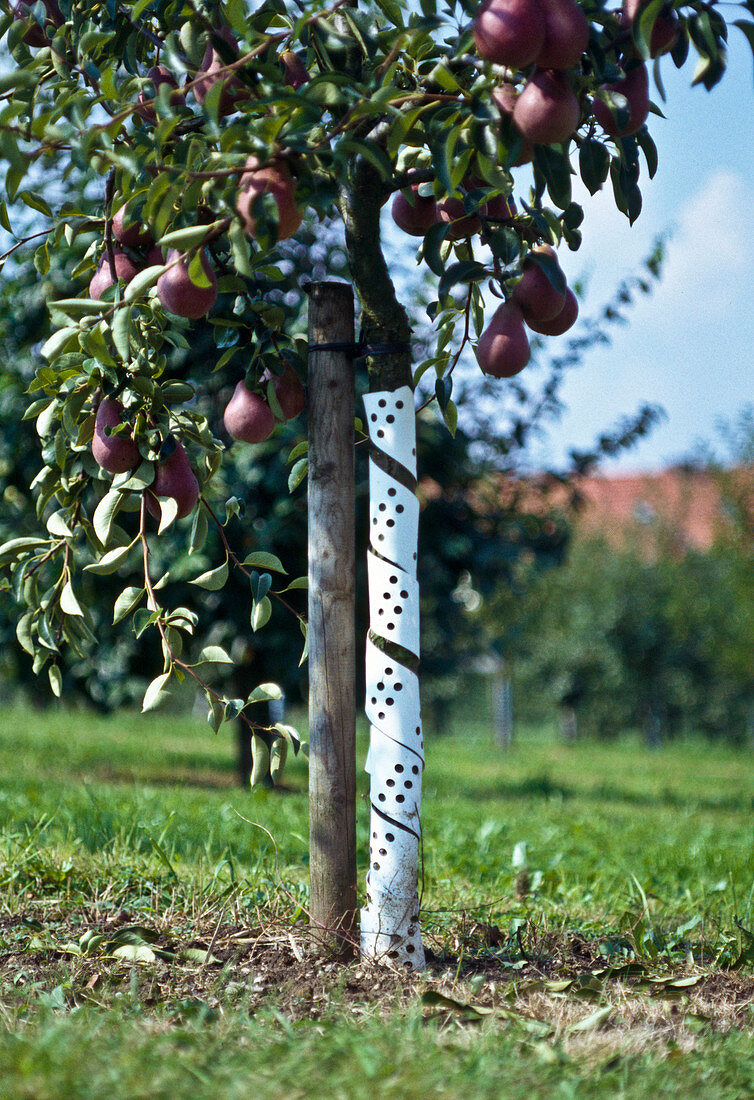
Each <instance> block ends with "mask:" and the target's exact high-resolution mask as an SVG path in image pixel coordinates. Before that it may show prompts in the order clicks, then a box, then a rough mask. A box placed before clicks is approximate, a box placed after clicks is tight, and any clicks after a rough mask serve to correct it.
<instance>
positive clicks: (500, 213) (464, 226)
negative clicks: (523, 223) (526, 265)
mask: <svg viewBox="0 0 754 1100" xmlns="http://www.w3.org/2000/svg"><path fill="white" fill-rule="evenodd" d="M421 186H422V185H421V184H418V183H414V184H411V186H410V187H408V188H406V189H405V190H404V191H397V192H396V194H395V197H394V199H393V205H392V207H391V213H392V215H393V221H394V222H395V224H396V225H397V226H398V228H399V229H402V230H403V232H404V233H410V234H411V235H412V236H414V237H423V236H424V234H425V233H426V232H427V230H428V229H431V227H432V226H433V225H436V224H437V223H438V222H441V223H442V224H443V225H447V226H448V233H447V239H448V240H450V241H459V240H462V239H464V238H466V237H473V236H475V235H476V234H477V233H481V231H482V219H483V218H484V219H485V220H491V221H493V222H495V223H497V224H502V225H508V224H510V222H512V220H513V219H514V218H515V216H516V204H515V202H514V201H513V198H512V197H511V198H504V197H503V196H502V195H496V196H495V197H494V198H492V199H490V200H489V201H488V202H486V203H484V205H483V206H481V207H480V209H479V212H478V213H476V214H468V213H467V212H466V207H465V206H464V204H463V200H462V199H454V198H445V199H441V200H440V201H439V202H438V201H437V200H436V199H435V197H434V196H433V195H426V196H425V195H421V194H420V188H421ZM484 186H485V184H484V181H483V180H479V179H476V178H475V177H470V178H469V179H466V180H464V181H463V187H464V190H466V191H473V190H475V189H476V188H478V187H484Z"/></svg>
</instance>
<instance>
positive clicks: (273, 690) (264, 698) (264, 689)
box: [245, 684, 283, 706]
mask: <svg viewBox="0 0 754 1100" xmlns="http://www.w3.org/2000/svg"><path fill="white" fill-rule="evenodd" d="M282 698H283V689H282V688H281V687H280V686H279V685H278V684H260V685H259V687H255V688H254V690H253V691H252V693H251V695H250V696H249V698H248V699H247V700H246V704H245V705H246V706H248V704H249V703H266V702H269V700H270V699H282Z"/></svg>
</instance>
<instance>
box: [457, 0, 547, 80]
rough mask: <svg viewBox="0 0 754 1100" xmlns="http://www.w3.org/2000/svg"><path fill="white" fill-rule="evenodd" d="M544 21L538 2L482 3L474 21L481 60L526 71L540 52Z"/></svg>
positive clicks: (491, 0)
mask: <svg viewBox="0 0 754 1100" xmlns="http://www.w3.org/2000/svg"><path fill="white" fill-rule="evenodd" d="M544 37H545V21H544V16H543V14H542V10H541V6H540V4H539V2H538V0H485V3H484V4H482V7H481V8H480V10H479V13H478V14H477V17H476V19H475V20H474V42H475V43H476V48H477V52H478V54H479V56H480V57H483V58H484V59H485V60H486V61H494V62H495V63H496V64H497V65H507V66H508V67H509V68H511V69H525V68H526V66H527V65H530V64H531V63H532V61H534V60H536V57H537V54H538V53H539V51H540V50H541V49H542V43H543V42H544Z"/></svg>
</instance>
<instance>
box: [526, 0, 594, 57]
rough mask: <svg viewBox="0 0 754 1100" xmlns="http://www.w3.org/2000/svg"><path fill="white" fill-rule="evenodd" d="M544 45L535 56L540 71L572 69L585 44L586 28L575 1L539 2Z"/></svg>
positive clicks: (582, 15) (587, 33)
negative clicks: (542, 16)
mask: <svg viewBox="0 0 754 1100" xmlns="http://www.w3.org/2000/svg"><path fill="white" fill-rule="evenodd" d="M540 3H541V5H542V10H543V12H544V17H545V41H544V45H543V46H542V49H541V50H540V52H539V54H538V56H537V66H538V68H540V69H572V68H573V66H574V65H577V64H578V62H579V60H580V58H581V55H582V53H583V52H584V50H585V49H586V48H587V45H588V43H589V24H588V22H587V19H586V16H585V15H584V12H583V10H582V9H581V8H580V7H579V5H578V4H577V3H576V0H540Z"/></svg>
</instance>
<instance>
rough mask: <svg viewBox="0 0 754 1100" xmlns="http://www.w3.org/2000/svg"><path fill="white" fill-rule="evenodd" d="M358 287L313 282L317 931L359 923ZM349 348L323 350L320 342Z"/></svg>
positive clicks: (351, 938)
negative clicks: (355, 348) (355, 350)
mask: <svg viewBox="0 0 754 1100" xmlns="http://www.w3.org/2000/svg"><path fill="white" fill-rule="evenodd" d="M353 341H354V307H353V291H352V289H351V287H350V286H348V285H346V284H344V283H314V284H312V286H311V287H310V289H309V871H310V880H311V900H310V919H311V925H312V931H313V933H314V935H313V939H314V940H315V941H316V942H317V943H318V945H320V946H321V947H323V948H326V949H329V950H331V951H334V952H336V953H337V954H339V955H348V954H351V953H353V950H354V948H355V946H356V943H357V936H356V934H355V928H356V915H357V908H356V747H355V726H356V705H355V695H354V677H355V668H356V665H355V637H354V629H355V628H354V606H355V605H354V588H355V551H354V451H353V447H354V373H353V352H352V351H349V350H346V349H347V347H348V345H352V344H353ZM323 344H324V345H345V346H346V348H344V350H337V349H332V350H318V346H319V345H323Z"/></svg>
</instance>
